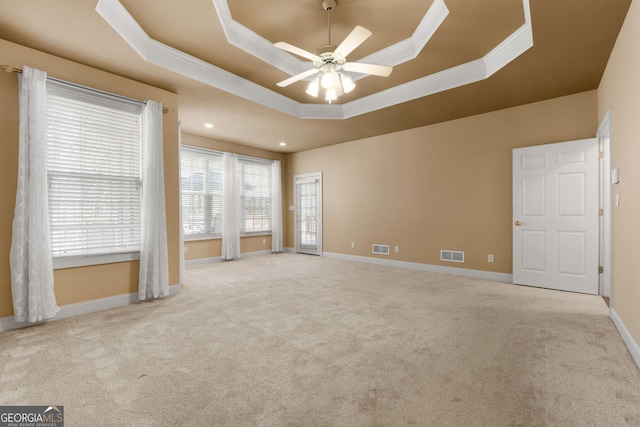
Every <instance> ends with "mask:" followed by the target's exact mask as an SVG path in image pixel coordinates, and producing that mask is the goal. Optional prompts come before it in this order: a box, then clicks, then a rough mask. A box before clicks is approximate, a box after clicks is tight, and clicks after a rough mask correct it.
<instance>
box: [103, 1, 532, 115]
mask: <svg viewBox="0 0 640 427" xmlns="http://www.w3.org/2000/svg"><path fill="white" fill-rule="evenodd" d="M213 3H214V6H215V7H216V11H217V13H218V17H219V19H220V22H221V24H222V26H223V28H224V30H225V34H226V36H227V38H228V40H229V42H230V43H232V44H234V45H236V46H238V47H240V48H242V49H244V50H245V51H247V52H248V53H250V54H252V55H254V56H256V57H257V58H258V59H261V60H263V61H265V62H266V63H268V64H270V65H272V66H276V67H278V68H280V69H285V68H286V72H287V73H289V74H291V75H295V74H298V73H299V72H300V70H301V69H302V70H304V69H305V67H306V68H307V69H308V63H305V62H301V61H299V60H297V59H296V58H293V59H294V60H295V62H294V61H292V59H291V58H292V56H291V55H289V54H288V53H286V52H284V51H282V50H281V49H278V48H276V47H275V46H273V45H272V44H271V43H270V42H267V41H266V40H264V39H263V38H262V37H260V36H259V35H257V34H255V33H252V31H251V30H249V29H247V28H246V27H244V26H242V25H241V24H239V23H238V22H236V21H234V20H233V17H232V16H231V13H230V12H229V8H228V5H227V1H226V0H213ZM522 7H523V12H524V24H523V25H522V26H521V27H520V28H518V29H517V30H515V31H514V32H513V33H512V34H510V35H509V36H508V37H507V38H506V39H505V40H504V41H503V42H501V43H500V44H499V45H498V46H496V47H495V48H494V49H493V50H491V51H490V52H489V53H487V54H486V55H485V56H484V57H482V58H479V59H476V60H474V61H470V62H468V63H466V64H461V65H458V66H456V67H453V68H450V69H447V70H443V71H440V72H438V73H435V74H432V75H429V76H425V77H422V78H419V79H417V80H414V81H412V82H407V83H404V84H401V85H399V86H396V87H393V88H390V89H387V90H385V91H382V92H378V93H375V94H373V95H369V96H366V97H364V98H360V99H357V100H355V101H351V102H347V103H345V104H343V105H340V104H330V105H329V104H301V103H299V102H297V101H294V100H293V99H291V98H288V97H286V96H284V95H281V94H279V93H277V92H275V91H273V90H271V89H268V88H266V87H263V86H260V85H258V84H256V83H253V82H251V81H248V80H245V79H243V78H241V77H239V76H236V75H234V74H232V73H229V72H228V71H225V70H223V69H221V68H218V67H216V66H214V65H212V64H209V63H207V62H205V61H202V60H200V59H198V58H196V57H194V56H191V55H189V54H187V53H185V52H182V51H179V50H177V49H174V48H172V47H170V46H167V45H165V44H162V43H160V42H158V41H156V40H154V39H152V38H151V37H149V36H148V35H147V34H146V33H145V31H144V30H143V29H142V27H140V25H139V24H138V23H137V22H136V21H135V19H134V18H133V17H132V16H131V15H130V14H129V13H128V12H127V10H126V9H125V8H124V7H123V6H122V4H120V2H119V1H118V0H99V1H98V4H97V5H96V11H97V12H98V14H100V16H101V17H102V18H103V19H104V20H105V21H106V22H107V23H108V24H109V25H110V26H111V27H112V28H113V29H114V30H115V31H116V32H117V33H118V34H119V35H120V36H121V37H122V38H123V39H124V40H125V41H126V42H127V43H128V44H129V45H131V47H132V48H133V49H134V50H135V51H136V52H137V53H138V54H139V55H140V56H141V57H142V58H143V59H144V60H145V61H147V62H150V63H152V64H155V65H158V66H160V67H162V68H164V69H166V70H170V71H173V72H175V73H178V74H180V75H182V76H185V77H187V78H190V79H193V80H196V81H199V82H202V83H204V84H207V85H209V86H211V87H215V88H218V89H220V90H224V91H226V92H228V93H231V94H234V95H236V96H239V97H242V98H245V99H247V100H250V101H252V102H255V103H258V104H261V105H263V106H265V107H268V108H271V109H273V110H276V111H280V112H283V113H286V114H289V115H291V116H293V117H297V118H300V119H325V120H341V119H348V118H351V117H356V116H360V115H363V114H366V113H370V112H373V111H377V110H380V109H382V108H386V107H390V106H393V105H397V104H401V103H403V102H407V101H410V100H413V99H417V98H422V97H425V96H429V95H432V94H434V93H438V92H442V91H445V90H449V89H453V88H456V87H460V86H464V85H466V84H469V83H474V82H477V81H480V80H484V79H487V78H489V77H490V76H491V75H492V74H493V73H495V72H496V71H498V70H499V69H501V68H502V67H504V66H506V65H507V64H509V63H510V62H511V61H513V60H514V59H515V58H517V57H518V56H520V55H521V54H522V53H524V52H525V51H527V50H528V49H529V48H531V47H532V46H533V30H532V25H531V11H530V5H529V0H522ZM432 9H433V11H432ZM447 14H448V9H447V7H446V5H445V4H444V2H443V1H442V0H436V1H434V2H433V4H432V6H431V8H430V9H429V10H428V11H427V14H426V15H425V17H424V18H423V20H422V21H421V23H420V24H419V26H418V28H417V29H416V31H415V32H414V34H413V36H412V38H411V39H407V40H409V41H408V42H405V41H402V42H399V43H396V44H394V45H392V46H390V47H388V48H385V49H383V50H382V51H378V52H376V53H374V54H372V55H370V56H368V57H367V58H364V60H367V61H369V60H370V59H377V61H370V62H374V63H380V64H381V65H392V64H397V63H399V62H398V61H402V58H404V61H405V62H406V61H409V60H411V59H413V58H414V56H415V51H419V50H420V49H422V47H424V44H426V43H427V41H428V40H429V38H430V37H431V36H432V35H433V33H435V31H436V30H437V28H438V27H439V25H440V24H441V23H442V21H443V20H444V19H445V17H446V15H447ZM412 51H413V52H412ZM296 63H297V64H298V65H295V64H296Z"/></svg>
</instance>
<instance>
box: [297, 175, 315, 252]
mask: <svg viewBox="0 0 640 427" xmlns="http://www.w3.org/2000/svg"><path fill="white" fill-rule="evenodd" d="M298 189H299V192H298V194H299V195H300V200H299V206H300V221H299V227H300V234H299V236H300V244H301V245H304V246H316V244H317V235H318V229H317V225H318V224H317V215H318V185H317V183H316V182H315V181H313V182H303V183H300V184H298Z"/></svg>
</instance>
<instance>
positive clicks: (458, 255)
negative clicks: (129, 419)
mask: <svg viewBox="0 0 640 427" xmlns="http://www.w3.org/2000/svg"><path fill="white" fill-rule="evenodd" d="M440 261H449V262H464V252H461V251H446V250H441V251H440Z"/></svg>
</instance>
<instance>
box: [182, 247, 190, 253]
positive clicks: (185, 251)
mask: <svg viewBox="0 0 640 427" xmlns="http://www.w3.org/2000/svg"><path fill="white" fill-rule="evenodd" d="M188 251H189V248H187V247H186V246H183V247H182V253H185V254H186V253H187V252H188Z"/></svg>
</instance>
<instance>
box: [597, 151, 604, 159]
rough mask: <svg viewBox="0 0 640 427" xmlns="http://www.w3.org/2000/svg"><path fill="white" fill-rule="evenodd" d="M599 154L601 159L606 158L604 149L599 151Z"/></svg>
mask: <svg viewBox="0 0 640 427" xmlns="http://www.w3.org/2000/svg"><path fill="white" fill-rule="evenodd" d="M598 155H599V156H600V158H601V159H604V151H600V152H598Z"/></svg>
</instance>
